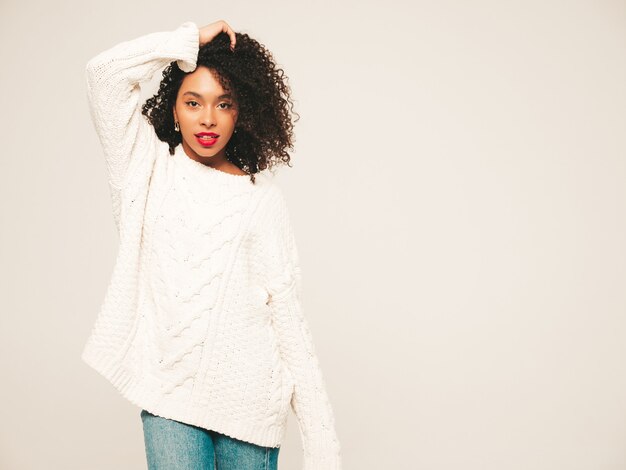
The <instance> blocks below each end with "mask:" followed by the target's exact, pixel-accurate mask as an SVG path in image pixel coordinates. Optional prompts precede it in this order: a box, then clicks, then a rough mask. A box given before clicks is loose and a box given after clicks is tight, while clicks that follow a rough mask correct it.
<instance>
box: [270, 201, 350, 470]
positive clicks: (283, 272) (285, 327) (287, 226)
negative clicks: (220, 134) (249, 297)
mask: <svg viewBox="0 0 626 470" xmlns="http://www.w3.org/2000/svg"><path fill="white" fill-rule="evenodd" d="M267 202H268V206H269V208H268V209H267V216H266V217H265V219H264V223H263V224H262V227H261V232H262V234H261V239H262V240H263V245H262V246H261V247H260V251H261V253H262V254H263V255H262V258H263V269H264V270H265V274H264V276H263V277H264V278H265V279H266V283H267V284H266V287H267V290H268V292H269V301H268V305H269V306H270V312H271V318H272V325H273V327H274V329H275V331H276V333H277V337H278V341H279V349H280V353H281V357H282V359H283V361H284V362H285V364H286V366H287V368H288V369H289V372H290V374H291V376H292V378H293V380H294V389H293V394H292V397H291V408H292V409H293V411H294V413H295V415H296V418H297V420H298V425H299V429H300V435H301V438H302V445H303V449H304V470H340V469H341V467H342V462H341V446H340V443H339V439H338V436H337V433H336V429H335V419H334V413H333V409H332V406H331V404H330V401H329V397H328V394H327V390H326V385H325V380H324V377H323V375H322V371H321V368H320V363H319V359H318V357H317V353H316V349H315V345H314V342H313V338H312V334H311V330H310V328H309V324H308V321H307V319H306V317H305V316H304V313H303V309H302V304H301V293H302V274H301V270H300V265H299V260H298V249H297V246H296V241H295V236H294V230H293V227H292V224H291V221H290V216H289V212H288V207H287V205H286V201H285V199H284V196H283V194H282V192H281V190H280V189H277V190H276V191H274V192H273V194H272V195H271V197H270V198H269V200H268V201H267Z"/></svg>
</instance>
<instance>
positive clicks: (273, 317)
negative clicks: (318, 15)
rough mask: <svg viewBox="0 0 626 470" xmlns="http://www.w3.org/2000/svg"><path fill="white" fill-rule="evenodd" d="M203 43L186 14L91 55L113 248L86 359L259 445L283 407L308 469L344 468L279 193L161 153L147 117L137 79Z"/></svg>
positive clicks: (127, 387)
mask: <svg viewBox="0 0 626 470" xmlns="http://www.w3.org/2000/svg"><path fill="white" fill-rule="evenodd" d="M198 47H199V32H198V27H197V26H196V25H195V24H194V23H193V22H190V21H188V22H185V23H183V24H182V25H180V26H179V27H178V28H177V29H176V30H174V31H168V32H158V33H152V34H148V35H145V36H142V37H139V38H137V39H135V40H132V41H126V42H122V43H120V44H118V45H116V46H115V47H113V48H111V49H108V50H106V51H104V52H101V53H100V54H98V55H97V56H95V57H94V58H93V59H91V60H90V61H89V62H88V63H87V66H86V70H85V74H86V75H85V78H86V83H87V97H88V100H89V109H90V113H91V116H92V119H93V122H94V127H95V130H96V132H97V134H98V137H99V139H100V142H101V144H102V148H103V151H104V156H105V160H106V167H107V172H108V181H109V189H110V192H111V200H112V206H113V217H114V221H115V224H116V227H117V230H118V233H119V237H120V246H119V251H118V255H117V258H116V261H115V266H114V268H113V273H112V276H111V281H110V283H109V286H108V288H107V291H106V294H105V296H104V301H103V303H102V306H101V309H100V312H99V314H98V315H97V318H96V321H95V324H94V326H93V328H92V331H91V334H90V336H89V338H88V340H87V342H86V344H85V347H84V350H83V353H82V359H83V360H84V361H85V362H86V363H87V364H89V365H90V366H91V367H93V368H94V369H95V370H96V371H98V372H99V373H100V374H102V375H103V376H104V377H105V378H106V379H107V380H109V381H110V382H111V383H112V384H113V385H114V386H115V387H116V388H117V389H118V390H119V391H120V392H121V394H122V395H123V396H124V397H125V398H127V399H128V400H130V401H131V402H132V403H134V404H135V405H137V406H139V407H141V408H144V409H146V410H148V411H150V412H151V413H153V414H156V415H158V416H163V417H165V418H170V419H175V420H178V421H182V422H185V423H189V424H193V425H196V426H200V427H203V428H206V429H211V430H214V431H217V432H220V433H223V434H227V435H229V436H232V437H235V438H237V439H240V440H244V441H248V442H251V443H254V444H258V445H262V446H271V447H277V446H280V443H281V442H282V440H283V438H284V435H285V431H286V425H287V418H288V412H289V409H290V408H291V409H292V410H293V411H294V413H295V415H296V418H297V420H298V425H299V428H300V433H301V437H302V443H303V448H304V470H331V469H332V470H341V449H340V445H339V441H338V437H337V434H336V430H335V422H334V415H333V410H332V407H331V404H330V401H329V398H328V394H327V392H326V386H325V382H324V378H323V376H322V372H321V368H320V364H319V360H318V358H317V355H316V352H315V346H314V343H313V339H312V336H311V332H310V330H309V327H308V323H307V320H306V318H305V317H304V315H303V311H302V307H301V290H302V288H301V273H300V267H299V262H298V252H297V248H296V244H295V239H294V231H293V227H292V225H291V222H290V218H289V213H288V209H287V204H286V202H285V199H284V196H283V193H282V191H281V189H280V188H279V186H278V185H277V184H276V183H275V182H274V181H273V178H272V177H271V176H270V174H269V173H267V172H261V173H259V174H257V182H256V184H253V183H252V182H251V181H250V179H249V177H248V176H247V175H233V174H229V173H225V172H223V171H220V170H216V169H214V168H211V167H209V166H206V165H203V164H202V163H199V162H197V161H195V160H192V159H191V158H189V157H188V156H187V155H186V153H185V151H184V149H183V148H182V146H181V145H179V146H178V147H177V148H176V151H175V153H174V155H169V151H168V146H167V144H166V143H165V142H161V141H160V140H159V139H158V138H157V136H156V133H155V132H154V128H153V127H152V126H151V125H150V124H149V122H148V121H147V119H146V118H145V117H144V116H143V115H142V114H141V105H140V103H139V94H140V87H139V85H140V83H141V82H144V81H148V80H150V79H151V77H152V76H153V74H154V73H155V72H156V71H157V70H159V69H161V68H162V67H165V66H167V65H168V64H169V63H170V62H172V61H178V64H179V66H180V67H181V69H182V70H184V71H185V72H191V71H193V70H195V67H196V60H197V53H198Z"/></svg>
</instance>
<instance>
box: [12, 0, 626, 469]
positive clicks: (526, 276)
mask: <svg viewBox="0 0 626 470" xmlns="http://www.w3.org/2000/svg"><path fill="white" fill-rule="evenodd" d="M218 19H224V20H226V21H227V22H228V23H229V24H230V25H231V26H232V27H233V28H234V29H235V30H237V31H240V32H247V33H249V34H250V35H252V36H253V37H255V38H257V39H258V40H259V41H260V42H262V43H263V44H265V45H266V46H267V47H268V48H269V49H270V50H271V51H272V52H273V54H274V57H275V60H276V61H277V63H278V64H279V65H280V66H281V67H282V68H284V70H285V72H286V74H287V76H288V77H289V84H290V86H291V87H292V92H293V98H294V100H295V102H296V111H297V112H298V113H299V114H300V115H301V119H300V121H299V122H298V123H297V124H296V151H295V152H294V153H293V162H294V168H292V169H289V168H284V169H282V170H280V172H279V176H278V178H279V182H280V184H281V185H282V187H283V188H284V190H285V192H286V195H287V198H288V203H289V206H290V210H291V212H292V218H293V222H294V226H295V230H296V236H297V239H298V242H299V247H300V252H301V258H302V267H303V273H304V276H305V277H304V280H305V282H304V310H305V313H306V315H307V317H308V318H309V321H310V324H311V329H312V333H313V336H314V339H315V344H316V347H317V350H318V355H319V357H320V361H321V366H322V369H323V371H324V375H325V379H326V382H327V386H328V391H329V395H330V398H331V402H332V405H333V407H334V410H335V416H336V421H337V429H338V433H339V436H340V440H341V443H342V450H343V457H344V467H345V469H346V470H347V469H359V470H366V469H395V470H400V469H402V470H405V469H406V470H415V469H425V470H426V469H427V470H448V469H450V470H452V469H454V470H457V469H461V468H462V469H464V470H502V469H507V470H518V469H519V470H522V469H523V470H527V469H533V470H544V469H545V470H555V469H564V470H565V469H566V470H578V469H580V470H583V469H584V470H589V469H594V470H608V469H615V470H617V469H624V468H626V377H625V373H626V366H625V361H624V358H625V357H626V341H625V340H624V339H625V337H626V289H625V287H626V248H625V241H626V222H625V215H626V184H625V183H626V158H625V157H626V132H625V131H626V54H625V46H626V4H625V2H623V1H599V0H593V1H591V0H590V1H564V0H560V1H546V0H541V1H538V0H524V1H506V0H498V1H496V0H493V1H486V0H481V1H473V2H467V1H451V0H443V1H411V2H409V1H406V2H402V1H398V0H388V1H385V2H368V1H363V0H360V1H355V0H352V1H342V2H336V1H335V2H330V1H324V2H301V1H293V0H289V1H287V0H284V1H247V2H236V1H233V2H192V1H178V2H164V1H154V0H153V1H142V0H138V1H132V2H128V1H117V0H113V1H111V0H109V1H106V2H79V1H67V2H44V1H35V2H19V3H18V2H17V1H16V0H2V2H1V3H0V50H1V51H2V69H3V73H2V75H1V77H0V83H1V85H2V92H1V93H2V95H3V99H2V102H3V103H4V106H3V109H4V112H3V113H2V117H1V118H0V120H1V121H0V132H1V133H2V158H1V159H0V165H1V167H0V171H1V175H2V185H0V201H1V203H0V204H1V205H2V211H1V217H2V219H1V223H2V230H1V231H0V237H1V243H0V249H1V250H2V259H1V262H0V265H1V270H0V275H1V278H0V289H1V302H2V303H1V305H0V310H1V312H2V313H1V321H2V323H1V325H0V332H1V333H0V335H1V336H0V348H1V349H0V361H1V365H2V385H1V387H0V403H1V407H0V418H1V425H0V467H1V468H2V469H10V470H22V469H63V470H70V469H80V470H99V469H112V468H114V469H120V470H125V469H141V468H145V465H146V464H145V455H144V448H143V435H142V429H141V421H140V416H139V412H140V410H139V408H137V407H135V406H134V405H132V404H130V403H128V402H126V401H125V400H124V399H123V398H122V397H121V396H120V395H118V394H117V392H116V391H115V390H114V389H113V387H112V386H111V385H109V384H108V382H106V381H105V380H104V379H103V378H102V377H101V376H99V375H98V374H97V373H96V372H95V371H93V370H91V369H90V368H89V367H88V366H86V365H85V364H83V363H82V362H81V361H80V353H81V350H82V347H83V345H84V342H85V340H86V338H87V335H88V333H89V330H90V328H91V326H92V324H93V322H94V321H95V316H96V313H97V311H98V309H99V306H100V303H101V301H102V300H103V296H104V292H105V288H106V286H107V283H108V280H109V276H110V274H111V270H112V267H113V261H114V257H115V254H116V250H117V246H118V245H117V244H118V240H117V235H116V233H115V229H114V223H113V218H112V215H111V208H110V200H109V193H108V187H107V183H106V175H105V166H104V161H103V157H102V153H101V149H100V147H99V143H98V141H97V137H96V134H95V132H94V130H93V127H92V124H91V121H90V118H89V114H88V109H87V103H86V96H85V83H84V77H83V73H84V66H85V64H86V62H87V60H88V59H89V58H91V57H92V56H94V55H96V54H97V53H98V52H100V51H102V50H104V49H107V48H109V47H112V46H113V45H115V44H116V43H118V42H121V41H123V40H129V39H133V38H136V37H138V36H141V35H144V34H148V33H150V32H155V31H166V30H173V29H175V28H176V27H178V26H179V25H180V24H181V23H182V22H184V21H187V20H191V21H194V22H196V23H197V24H198V25H199V26H203V25H205V24H208V23H211V22H213V21H216V20H218ZM155 83H156V82H155ZM144 91H146V96H148V95H149V94H151V93H149V92H152V91H154V90H153V89H149V90H148V89H146V90H144ZM279 462H280V468H281V469H282V470H291V469H297V468H299V465H300V462H301V448H300V441H299V432H298V428H297V422H296V420H295V417H294V415H293V414H292V415H291V416H290V419H289V426H288V435H287V439H286V441H285V442H284V444H283V447H282V450H281V454H280V460H279ZM320 470H323V469H320Z"/></svg>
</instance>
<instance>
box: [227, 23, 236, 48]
mask: <svg viewBox="0 0 626 470" xmlns="http://www.w3.org/2000/svg"><path fill="white" fill-rule="evenodd" d="M226 32H227V33H228V36H230V48H231V49H234V48H235V45H236V44H237V36H235V32H234V31H233V29H232V28H231V27H230V26H229V27H228V31H226Z"/></svg>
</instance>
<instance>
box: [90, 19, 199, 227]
mask: <svg viewBox="0 0 626 470" xmlns="http://www.w3.org/2000/svg"><path fill="white" fill-rule="evenodd" d="M198 49H199V30H198V27H197V26H196V24H195V23H193V22H191V21H187V22H185V23H183V24H181V25H180V26H179V27H178V28H177V29H175V30H174V31H164V32H156V33H150V34H147V35H144V36H141V37H139V38H136V39H133V40H130V41H124V42H121V43H119V44H117V45H115V46H114V47H112V48H110V49H107V50H105V51H103V52H101V53H99V54H98V55H96V56H95V57H93V58H92V59H90V60H89V61H88V62H87V65H86V67H85V81H86V86H87V100H88V104H89V111H90V115H91V119H92V121H93V124H94V128H95V130H96V133H97V135H98V138H99V140H100V143H101V145H102V149H103V152H104V158H105V161H106V167H107V172H108V181H109V187H110V190H111V197H112V200H113V213H114V218H115V222H116V224H117V225H118V227H119V215H120V201H121V194H120V193H121V191H122V188H123V185H124V183H125V181H126V178H127V176H128V175H127V172H130V171H132V170H130V167H131V166H132V163H133V162H132V161H131V160H132V158H131V155H132V153H133V152H132V151H133V148H134V147H135V146H136V145H138V146H140V147H143V148H145V149H147V148H148V147H149V142H154V141H155V139H156V133H155V131H154V128H153V127H152V125H151V124H150V123H149V122H148V120H147V118H146V117H145V116H143V115H142V114H141V103H140V102H139V99H140V87H139V84H140V83H141V82H144V81H147V80H150V79H151V78H152V76H153V75H154V73H155V72H156V71H157V70H159V69H161V68H164V67H165V66H167V65H169V63H170V62H172V61H174V60H176V61H177V64H178V66H179V67H180V69H181V70H183V71H184V72H191V71H193V70H194V69H195V68H196V61H197V56H198ZM138 143H139V144H138Z"/></svg>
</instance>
